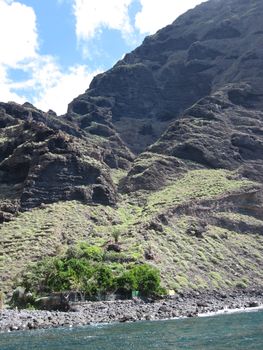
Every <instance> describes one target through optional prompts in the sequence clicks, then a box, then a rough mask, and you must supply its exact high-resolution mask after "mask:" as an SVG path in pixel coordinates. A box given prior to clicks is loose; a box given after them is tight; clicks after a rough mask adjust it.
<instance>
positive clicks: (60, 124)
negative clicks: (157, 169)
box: [0, 103, 132, 221]
mask: <svg viewBox="0 0 263 350" xmlns="http://www.w3.org/2000/svg"><path fill="white" fill-rule="evenodd" d="M0 107H1V125H0V135H1V136H0V137H1V138H0V189H1V197H0V220H1V221H3V220H8V219H10V218H11V217H12V215H13V214H15V213H16V212H17V211H18V210H27V209H30V208H34V207H37V206H39V205H41V204H42V203H54V202H57V201H61V200H80V201H83V202H86V203H91V202H93V203H104V204H106V205H114V204H116V199H117V192H116V188H115V186H114V184H113V182H112V179H111V175H110V167H112V168H123V167H127V166H128V165H129V163H130V162H131V160H132V154H131V152H129V150H127V149H126V147H125V146H124V144H123V143H122V141H121V140H120V138H119V137H118V135H117V134H116V133H114V132H112V134H111V138H110V140H108V139H107V140H105V139H104V138H102V137H101V138H100V137H98V136H97V137H91V136H89V138H87V135H86V134H85V132H82V131H81V130H80V129H79V128H78V127H76V125H74V124H73V123H70V122H65V121H64V120H63V119H61V118H59V117H57V116H56V115H55V114H54V113H53V112H49V113H47V114H46V113H43V112H41V111H39V110H37V109H36V108H34V107H33V106H31V105H29V104H25V105H24V106H20V105H18V104H15V103H8V104H4V103H1V105H0Z"/></svg>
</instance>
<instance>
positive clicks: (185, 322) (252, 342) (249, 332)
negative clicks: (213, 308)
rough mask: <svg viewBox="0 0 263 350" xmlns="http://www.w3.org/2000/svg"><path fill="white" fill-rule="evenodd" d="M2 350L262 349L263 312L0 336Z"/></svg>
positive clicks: (3, 334)
mask: <svg viewBox="0 0 263 350" xmlns="http://www.w3.org/2000/svg"><path fill="white" fill-rule="evenodd" d="M0 349H1V350H42V349H45V350H116V349H118V350H121V349H125V350H150V349H158V350H162V349H167V350H168V349H169V350H170V349H171V350H181V349H185V350H191V349H194V350H210V349H211V350H226V349H227V350H263V312H262V311H260V312H246V313H237V314H230V315H218V316H212V317H201V318H191V319H190V318H188V319H178V320H172V321H154V322H138V323H129V324H111V325H94V326H87V327H78V328H71V329H65V328H60V329H51V330H36V331H24V332H12V333H2V334H1V333H0Z"/></svg>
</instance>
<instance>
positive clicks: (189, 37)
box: [69, 0, 263, 153]
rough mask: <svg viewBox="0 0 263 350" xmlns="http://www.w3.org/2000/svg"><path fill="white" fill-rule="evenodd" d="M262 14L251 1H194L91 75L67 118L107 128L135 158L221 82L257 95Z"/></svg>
mask: <svg viewBox="0 0 263 350" xmlns="http://www.w3.org/2000/svg"><path fill="white" fill-rule="evenodd" d="M262 12H263V4H262V2H261V1H259V0H252V1H250V2H249V3H248V2H247V1H243V0H241V1H240V0H226V1H224V2H222V1H217V0H211V1H208V2H206V3H203V4H201V5H200V6H198V7H197V8H196V9H194V10H193V11H189V12H188V13H186V14H185V15H183V16H181V17H180V18H179V19H177V20H176V21H175V22H174V23H173V24H171V25H169V26H167V27H166V28H164V29H161V30H160V31H158V32H157V33H156V34H155V35H153V36H150V37H147V38H146V39H145V40H144V42H143V44H142V45H141V46H140V47H138V48H137V49H136V50H135V51H133V52H132V53H130V54H128V55H126V56H125V58H124V59H123V60H121V61H119V62H118V63H117V64H116V65H115V66H114V67H113V68H112V69H111V70H110V71H108V72H106V73H103V74H101V75H99V76H97V77H96V78H95V79H94V80H93V81H92V83H91V85H90V88H89V89H88V90H87V91H86V92H85V93H84V94H83V95H81V96H79V97H78V98H76V99H75V100H73V101H72V103H71V104H70V105H69V114H72V113H73V114H74V113H76V114H77V115H78V117H77V119H78V122H79V125H80V127H81V128H84V129H85V128H89V127H90V124H91V123H92V121H95V122H99V123H102V124H106V125H108V124H109V122H111V123H113V125H114V127H115V128H116V129H117V130H118V132H119V134H120V136H121V138H122V139H123V140H124V141H125V142H126V144H127V145H128V146H129V147H130V148H131V149H132V150H133V151H134V152H135V153H139V152H141V151H142V150H143V149H144V148H145V147H146V146H147V145H150V144H152V143H153V142H154V141H155V140H157V139H158V137H159V136H160V135H161V134H162V132H163V131H164V130H165V129H166V127H167V125H168V124H169V122H171V121H172V120H174V119H177V118H178V116H179V115H180V114H181V113H183V111H184V110H185V109H186V108H189V107H190V106H191V105H192V104H194V103H195V102H196V101H198V100H199V99H200V98H203V97H205V96H207V95H210V93H214V92H215V91H217V89H218V88H222V87H223V86H224V85H225V84H228V83H237V82H238V83H239V82H250V83H252V84H253V86H254V87H255V88H256V90H257V96H258V97H259V96H260V94H263V87H262V86H263V84H262V80H263V73H262V59H263V49H262V47H263V31H262V23H261V14H262ZM233 98H235V96H233ZM237 98H238V97H237ZM258 105H259V106H260V107H262V100H261V99H259V98H258Z"/></svg>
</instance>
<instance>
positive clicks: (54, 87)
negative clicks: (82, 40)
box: [0, 0, 99, 114]
mask: <svg viewBox="0 0 263 350" xmlns="http://www.w3.org/2000/svg"><path fill="white" fill-rule="evenodd" d="M36 28H37V27H36V15H35V12H34V10H33V9H32V8H31V7H29V6H26V5H24V4H21V3H20V2H18V1H13V0H0V45H1V55H0V101H5V102H7V101H16V102H18V103H23V102H25V101H26V100H27V98H26V97H25V96H29V95H31V96H32V98H31V101H30V102H31V103H33V104H34V105H35V106H36V107H38V108H41V109H43V110H48V109H53V110H54V111H56V112H57V113H58V114H62V113H65V112H66V109H67V103H69V102H70V101H71V100H72V99H73V98H74V97H76V96H77V95H79V94H80V93H83V92H84V91H85V90H86V89H87V87H88V85H89V83H90V81H91V79H92V78H93V76H94V74H97V73H98V72H99V71H96V72H91V71H90V70H89V69H88V67H87V66H85V65H75V66H72V67H68V69H66V70H65V69H63V68H62V67H60V65H59V63H58V62H57V61H56V59H55V58H54V57H53V56H48V55H40V54H39V52H38V33H37V29H36ZM11 69H17V70H20V71H21V72H24V73H25V75H26V76H27V78H25V79H22V81H19V82H18V81H14V80H12V79H10V77H9V72H10V70H11Z"/></svg>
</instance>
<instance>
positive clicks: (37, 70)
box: [0, 0, 204, 115]
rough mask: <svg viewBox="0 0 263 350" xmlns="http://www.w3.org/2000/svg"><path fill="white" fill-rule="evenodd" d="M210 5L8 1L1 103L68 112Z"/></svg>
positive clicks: (0, 0) (2, 14) (3, 1)
mask: <svg viewBox="0 0 263 350" xmlns="http://www.w3.org/2000/svg"><path fill="white" fill-rule="evenodd" d="M203 1H204V0H0V50H1V53H0V101H3V102H8V101H15V102H17V103H24V102H26V101H28V102H30V103H32V104H33V105H35V106H36V107H37V108H40V109H42V110H43V111H48V110H49V109H52V110H53V111H55V112H56V113H57V114H59V115H61V114H64V113H66V111H67V105H68V103H69V102H71V101H72V100H73V98H74V97H77V96H78V95H79V94H81V93H83V92H85V90H86V89H87V88H88V87H89V84H90V82H91V80H92V78H93V77H94V76H95V75H96V74H98V73H100V72H102V71H105V70H107V69H109V68H111V67H112V65H113V64H114V63H116V62H117V61H118V60H119V59H121V58H122V57H123V56H124V54H125V53H127V52H130V51H132V50H133V49H134V48H136V47H137V46H138V45H140V44H141V43H142V41H143V39H144V38H145V36H147V35H150V34H154V33H155V32H156V31H157V30H158V29H160V28H162V27H164V26H166V25H168V24H170V23H172V22H173V21H174V20H175V19H176V18H177V17H178V16H179V15H181V14H182V13H184V12H186V11H187V10H188V9H190V8H193V7H195V6H196V5H198V4H200V3H201V2H203Z"/></svg>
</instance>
